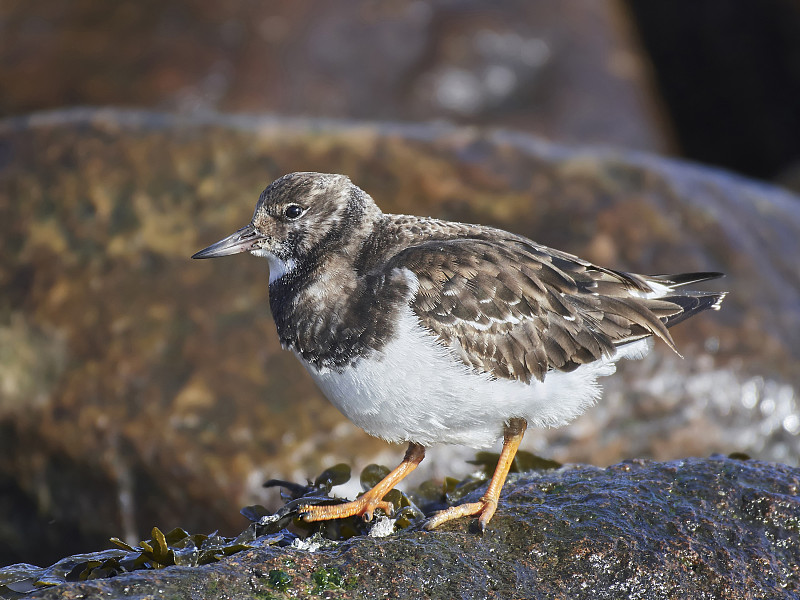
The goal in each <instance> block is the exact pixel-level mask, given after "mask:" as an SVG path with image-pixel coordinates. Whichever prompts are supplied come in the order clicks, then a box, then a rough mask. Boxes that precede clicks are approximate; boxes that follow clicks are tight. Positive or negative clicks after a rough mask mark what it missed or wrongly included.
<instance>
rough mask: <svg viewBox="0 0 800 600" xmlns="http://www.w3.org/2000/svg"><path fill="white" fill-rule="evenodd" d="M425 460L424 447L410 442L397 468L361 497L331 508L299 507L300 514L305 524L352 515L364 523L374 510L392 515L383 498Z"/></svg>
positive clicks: (368, 519)
mask: <svg viewBox="0 0 800 600" xmlns="http://www.w3.org/2000/svg"><path fill="white" fill-rule="evenodd" d="M423 458H425V447H424V446H420V445H419V444H415V443H414V442H411V443H410V444H409V445H408V450H406V455H405V458H403V462H401V463H400V464H399V465H398V466H397V468H396V469H395V470H394V471H392V472H391V473H389V474H388V475H387V476H386V477H384V478H383V479H381V481H380V482H378V485H376V486H375V487H374V488H372V489H371V490H369V491H368V492H364V493H363V494H362V495H361V496H359V497H358V498H356V499H355V500H353V501H352V502H346V503H344V504H334V505H333V506H301V507H300V510H299V512H300V514H301V515H302V516H303V520H304V521H306V522H311V521H327V520H329V519H344V518H345V517H352V516H353V515H360V516H363V517H364V520H365V521H371V520H372V513H373V512H375V509H376V508H382V509H383V510H384V511H386V514H389V515H391V514H393V513H394V507H393V506H392V503H391V502H384V501H383V497H384V496H385V495H386V494H388V493H389V492H390V491H391V490H392V488H394V486H396V485H397V484H398V483H400V481H401V480H402V479H403V478H404V477H405V476H406V475H408V474H409V473H411V471H413V470H414V469H416V468H417V465H418V464H419V463H421V462H422V459H423Z"/></svg>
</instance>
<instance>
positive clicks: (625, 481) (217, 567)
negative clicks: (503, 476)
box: [28, 457, 800, 600]
mask: <svg viewBox="0 0 800 600" xmlns="http://www.w3.org/2000/svg"><path fill="white" fill-rule="evenodd" d="M482 491H483V488H481V489H478V490H476V491H475V492H473V494H472V496H474V497H472V496H468V497H467V498H466V500H474V499H477V498H478V497H479V496H480V494H481V493H482ZM799 493H800V470H798V469H796V468H791V467H787V466H785V465H779V464H773V463H764V462H758V461H750V460H747V461H742V460H734V459H730V458H723V457H712V458H710V459H687V460H681V461H672V462H666V463H659V462H650V461H638V460H637V461H626V462H623V463H619V464H616V465H614V466H611V467H608V468H606V469H600V468H597V467H591V466H586V465H571V466H567V467H564V468H561V469H557V470H552V471H539V472H531V473H522V474H518V475H512V476H511V478H510V479H509V481H508V483H507V484H506V487H505V489H504V491H503V495H502V499H501V503H500V509H499V511H498V513H497V514H496V516H495V518H494V520H493V521H492V523H491V524H490V527H489V528H488V529H487V531H486V532H485V533H484V534H483V535H480V534H477V533H475V532H474V531H473V530H472V528H473V524H471V523H470V521H469V520H466V519H465V520H462V521H458V522H454V523H451V524H448V525H447V526H445V527H443V528H442V529H440V530H437V531H434V532H426V531H421V530H419V529H418V528H414V527H412V528H409V529H406V530H403V531H400V532H397V533H393V534H391V535H389V536H388V537H383V538H375V537H363V536H362V537H355V538H351V539H349V540H347V541H344V542H338V543H329V544H327V545H323V546H322V547H320V548H318V549H317V550H316V551H314V552H309V551H308V550H307V549H301V548H294V547H289V548H277V547H274V546H273V547H270V546H266V547H262V548H258V549H251V550H244V551H242V552H240V553H238V554H235V555H233V556H231V557H229V558H226V559H223V560H222V561H221V562H219V563H215V564H212V565H207V566H203V567H194V568H188V567H168V568H166V569H163V570H158V571H148V572H137V573H133V574H128V575H122V576H119V577H114V578H111V579H106V580H97V581H90V582H85V583H67V584H62V585H59V586H56V587H53V588H50V589H46V590H39V591H35V592H33V593H31V594H30V595H29V596H28V597H30V598H42V599H44V598H50V599H56V598H59V599H67V598H86V597H100V596H102V597H111V598H115V597H123V596H124V597H126V598H156V597H183V598H203V597H237V598H265V597H268V598H289V597H307V596H311V597H316V596H321V597H328V598H378V597H391V598H422V597H426V598H532V599H534V598H536V599H540V598H541V599H545V598H575V599H578V598H593V599H594V598H601V599H603V598H608V599H615V598H622V597H626V598H627V597H631V598H641V599H643V600H649V599H662V598H664V599H665V598H706V597H707V598H719V599H725V598H728V599H732V600H733V599H737V600H741V599H748V598H770V599H772V598H775V599H778V598H782V599H784V598H796V597H800V567H798V565H800V496H798V494H799Z"/></svg>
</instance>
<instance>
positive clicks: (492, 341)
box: [192, 173, 725, 529]
mask: <svg viewBox="0 0 800 600" xmlns="http://www.w3.org/2000/svg"><path fill="white" fill-rule="evenodd" d="M240 252H250V253H251V254H254V255H256V256H262V257H264V258H266V259H267V260H268V261H269V300H270V307H271V309H272V315H273V317H274V319H275V325H276V327H277V329H278V335H279V337H280V341H281V344H282V345H283V347H284V348H287V349H289V350H291V351H292V352H294V353H295V355H296V356H297V358H298V359H299V360H300V362H301V363H302V364H303V366H304V367H305V368H306V369H307V370H308V372H309V373H310V374H311V377H312V378H313V379H314V381H315V382H316V383H317V385H318V386H319V388H320V389H321V390H322V392H323V393H324V394H325V395H326V396H327V397H328V399H329V400H330V401H331V402H333V404H334V405H335V406H336V407H337V408H338V409H339V410H340V411H341V412H342V413H344V415H345V416H346V417H347V418H348V419H350V420H351V421H352V422H353V423H355V424H356V425H358V426H359V427H361V428H362V429H364V430H365V431H366V432H367V433H369V434H371V435H374V436H377V437H380V438H383V439H385V440H387V441H389V442H406V443H408V450H407V451H406V455H405V458H404V459H403V462H402V463H401V464H400V465H399V466H398V467H397V468H396V469H394V470H393V471H392V472H391V473H390V474H389V475H388V476H387V477H386V478H385V479H384V480H383V481H381V482H380V483H378V485H376V486H375V487H374V488H373V489H371V490H370V491H368V492H366V493H365V494H363V495H362V496H360V497H359V498H357V499H356V500H353V501H351V502H347V503H345V504H339V505H335V506H307V507H303V509H302V510H301V513H302V514H303V517H304V519H305V520H307V521H318V520H324V519H332V518H341V517H348V516H352V515H362V516H363V517H364V518H365V519H370V518H372V514H373V512H374V511H375V509H377V508H381V509H384V510H385V511H387V512H389V513H390V512H391V510H392V506H391V505H390V504H389V503H388V502H385V501H384V500H383V497H384V496H385V495H386V493H387V492H389V491H390V490H391V489H392V488H393V487H394V486H395V485H396V484H397V483H398V482H399V481H400V480H401V479H403V478H404V477H405V476H406V475H407V474H408V473H410V472H411V471H413V470H414V468H416V466H417V465H418V464H419V463H420V462H421V461H422V459H423V458H424V456H425V449H426V448H427V447H428V446H431V445H433V444H437V443H445V444H464V445H467V446H472V447H474V448H483V447H486V446H489V445H491V444H493V443H494V442H496V441H497V440H498V439H499V438H501V437H502V438H503V449H502V452H501V454H500V460H499V463H498V465H497V468H496V470H495V472H494V475H493V477H492V479H491V481H490V483H489V486H488V489H487V491H486V493H485V494H484V496H483V497H482V498H481V500H480V501H479V502H475V503H469V504H463V505H460V506H454V507H452V508H449V509H447V510H445V511H442V512H440V513H437V514H436V515H435V516H434V517H433V518H432V519H431V520H430V521H429V522H428V523H427V527H428V528H429V529H432V528H434V527H437V526H438V525H441V524H442V523H444V522H446V521H449V520H451V519H455V518H458V517H462V516H467V515H478V516H479V525H480V527H481V529H485V527H486V524H487V523H488V522H489V520H490V519H491V518H492V515H493V514H494V512H495V510H496V509H497V503H498V499H499V496H500V490H501V488H502V487H503V483H504V482H505V479H506V476H507V474H508V471H509V468H510V466H511V462H512V460H513V458H514V455H515V453H516V451H517V448H518V446H519V443H520V441H521V440H522V436H523V435H524V433H525V429H526V427H527V425H528V424H531V425H535V426H559V425H564V424H565V423H567V422H568V421H570V420H571V419H574V418H575V417H577V416H578V415H580V414H581V413H582V412H583V411H584V410H586V409H587V408H588V407H589V406H591V405H592V404H593V403H594V402H595V401H596V400H597V399H598V397H599V395H600V389H599V387H598V384H597V378H598V377H601V376H605V375H610V374H611V373H613V372H614V370H615V362H616V361H617V360H619V359H620V358H638V357H641V356H643V355H644V354H645V353H646V352H647V351H648V350H649V348H650V346H651V345H652V344H651V340H652V339H654V338H660V339H661V340H663V341H664V342H665V343H666V344H667V345H668V346H669V347H670V348H672V349H673V350H675V351H676V352H677V350H676V349H675V345H674V343H673V341H672V338H671V336H670V334H669V332H668V331H667V329H668V328H669V327H671V326H672V325H675V324H677V323H680V322H681V321H683V320H684V319H687V318H688V317H690V316H692V315H694V314H695V313H698V312H700V311H703V310H705V309H708V308H712V309H718V308H719V306H720V303H721V302H722V299H723V298H724V296H725V294H724V293H713V292H693V291H685V290H683V289H682V288H683V286H685V285H687V284H693V283H697V282H700V281H705V280H708V279H714V278H716V277H720V276H721V275H720V274H719V273H684V274H680V275H652V276H646V275H636V274H633V273H625V272H622V271H615V270H613V269H607V268H604V267H599V266H597V265H594V264H592V263H590V262H588V261H585V260H582V259H580V258H578V257H577V256H573V255H571V254H567V253H566V252H561V251H560V250H553V249H551V248H547V247H545V246H542V245H540V244H537V243H536V242H533V241H531V240H529V239H527V238H524V237H522V236H519V235H515V234H513V233H508V232H506V231H502V230H500V229H494V228H491V227H484V226H481V225H467V224H463V223H452V222H448V221H441V220H437V219H432V218H427V217H414V216H407V215H392V214H384V213H382V212H381V210H380V209H379V208H378V206H377V205H376V204H375V202H374V201H373V200H372V198H371V197H370V196H369V195H368V194H366V193H365V192H364V191H363V190H361V189H360V188H358V187H357V186H355V185H354V184H353V183H351V182H350V180H349V179H348V178H347V177H346V176H344V175H330V174H322V173H292V174H289V175H285V176H283V177H281V178H280V179H278V180H276V181H275V182H273V183H272V184H270V185H269V186H268V187H267V188H266V189H265V190H264V191H263V192H262V194H261V197H260V198H259V199H258V203H257V205H256V209H255V213H254V215H253V218H252V220H251V221H250V223H249V224H247V225H245V226H244V227H242V228H241V229H240V230H239V231H237V232H236V233H234V234H233V235H230V236H229V237H227V238H225V239H223V240H221V241H219V242H217V243H216V244H212V245H211V246H209V247H208V248H206V249H204V250H201V251H200V252H198V253H196V254H195V255H194V256H193V257H192V258H213V257H218V256H227V255H229V254H237V253H240Z"/></svg>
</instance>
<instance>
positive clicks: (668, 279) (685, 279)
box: [647, 271, 725, 289]
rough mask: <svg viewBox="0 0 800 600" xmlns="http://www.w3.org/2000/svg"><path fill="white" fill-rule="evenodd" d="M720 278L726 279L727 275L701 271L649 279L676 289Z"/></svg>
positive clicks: (656, 276) (650, 277) (651, 276)
mask: <svg viewBox="0 0 800 600" xmlns="http://www.w3.org/2000/svg"><path fill="white" fill-rule="evenodd" d="M720 277H725V273H717V272H714V271H701V272H698V273H677V274H673V275H650V276H649V277H647V279H655V280H656V281H657V282H658V283H660V284H662V285H666V286H667V287H669V288H672V289H675V288H679V287H683V286H684V285H690V284H692V283H699V282H701V281H710V280H712V279H719V278H720Z"/></svg>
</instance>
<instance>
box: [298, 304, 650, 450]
mask: <svg viewBox="0 0 800 600" xmlns="http://www.w3.org/2000/svg"><path fill="white" fill-rule="evenodd" d="M649 347H650V343H649V341H648V340H641V341H639V342H636V343H633V344H628V345H627V346H624V347H623V348H621V349H620V350H619V351H618V352H617V354H615V355H614V356H613V357H611V358H609V359H602V360H600V361H597V362H595V363H592V364H589V365H583V366H581V367H579V368H577V369H576V370H574V371H572V372H571V373H563V372H559V371H555V372H550V373H548V374H547V376H546V377H545V381H544V382H540V381H536V380H534V381H532V382H531V383H530V384H526V383H523V382H520V381H510V380H506V379H492V378H491V377H489V376H488V375H486V374H483V373H479V372H477V371H475V370H474V369H472V368H470V367H468V366H467V365H465V364H464V363H463V362H461V360H460V359H458V358H456V357H455V355H454V354H452V353H451V352H450V350H449V349H448V348H446V347H445V346H443V345H442V344H440V343H438V342H437V341H436V339H435V338H434V337H433V336H432V335H431V334H429V333H427V332H426V331H425V330H424V329H423V328H422V327H421V326H420V324H419V321H418V320H417V318H416V316H415V315H414V314H413V312H412V311H411V308H410V307H407V308H405V309H404V311H403V313H402V315H401V318H400V322H399V325H398V328H397V331H396V335H395V339H394V340H393V341H392V342H391V343H389V344H388V345H386V346H385V347H384V349H383V350H382V351H381V352H376V353H374V354H373V355H372V356H371V357H369V358H368V359H361V360H360V361H359V362H358V363H357V365H356V367H355V368H347V369H345V370H344V372H342V373H338V372H335V371H327V370H326V371H317V370H316V368H314V367H313V366H311V365H309V364H307V363H306V362H305V361H303V360H302V359H300V360H301V362H303V364H304V365H305V366H306V368H307V369H308V371H309V373H310V374H311V376H312V377H313V378H314V381H315V382H316V383H317V385H318V386H319V388H320V389H321V390H322V392H323V393H324V394H325V396H327V397H328V399H329V400H330V401H331V402H333V404H334V405H335V406H336V407H337V408H338V409H339V410H340V411H341V412H342V413H343V414H344V415H345V416H346V417H347V418H348V419H350V420H351V421H352V422H353V423H355V424H356V425H358V426H359V427H361V428H362V429H363V430H364V431H366V432H367V433H369V434H371V435H374V436H376V437H380V438H383V439H385V440H388V441H390V442H417V443H419V444H422V445H423V446H430V445H433V444H437V443H445V444H463V445H466V446H471V447H473V448H485V447H488V446H491V445H492V444H493V443H494V442H496V441H497V439H498V438H501V437H502V435H503V425H504V424H505V423H506V422H507V421H508V420H509V419H511V418H514V417H522V418H524V419H525V420H526V421H527V422H528V424H529V425H531V426H534V425H535V426H554V427H556V426H560V425H564V424H566V423H567V422H569V421H571V420H572V419H574V418H575V417H577V416H578V415H580V414H581V413H582V412H583V411H585V410H586V409H587V408H588V407H589V406H591V405H592V404H594V402H595V401H596V400H597V399H598V398H599V396H600V387H599V385H598V384H597V378H598V377H601V376H605V375H611V374H612V373H613V372H614V371H615V369H616V367H615V365H614V363H615V362H616V361H617V360H618V359H620V358H623V357H628V358H640V357H641V356H643V355H644V354H645V353H646V352H647V350H649ZM298 358H299V357H298Z"/></svg>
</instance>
